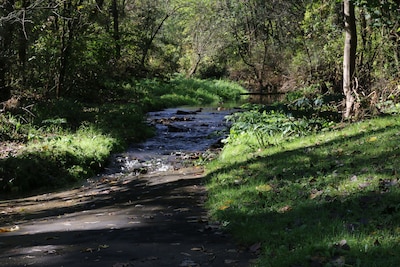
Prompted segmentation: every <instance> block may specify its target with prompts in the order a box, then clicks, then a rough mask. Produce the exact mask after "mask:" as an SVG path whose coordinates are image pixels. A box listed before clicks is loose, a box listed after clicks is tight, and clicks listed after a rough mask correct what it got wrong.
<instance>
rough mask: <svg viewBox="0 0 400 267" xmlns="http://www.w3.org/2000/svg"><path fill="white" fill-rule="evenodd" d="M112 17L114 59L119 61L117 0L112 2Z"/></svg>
mask: <svg viewBox="0 0 400 267" xmlns="http://www.w3.org/2000/svg"><path fill="white" fill-rule="evenodd" d="M111 9H112V16H113V22H114V34H113V38H114V42H115V58H116V59H119V58H120V57H121V44H120V43H119V40H120V35H119V18H118V5H117V0H113V1H112V7H111Z"/></svg>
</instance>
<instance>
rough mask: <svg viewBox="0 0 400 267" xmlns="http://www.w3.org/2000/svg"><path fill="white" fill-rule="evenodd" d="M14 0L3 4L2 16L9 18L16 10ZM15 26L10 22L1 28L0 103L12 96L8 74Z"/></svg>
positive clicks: (3, 24) (5, 22) (0, 13)
mask: <svg viewBox="0 0 400 267" xmlns="http://www.w3.org/2000/svg"><path fill="white" fill-rule="evenodd" d="M13 6H14V0H7V1H5V2H4V3H3V5H2V7H3V8H4V9H3V10H2V11H0V16H4V17H7V16H8V15H9V14H10V13H11V12H12V11H13V10H14V7H13ZM13 31H14V26H13V23H11V22H10V21H8V20H5V21H4V22H2V26H1V27H0V102H2V101H5V100H8V99H9V98H10V96H11V92H10V87H9V86H8V82H9V81H7V80H8V79H7V73H8V72H9V71H10V65H11V63H10V57H11V55H12V51H11V49H12V37H13Z"/></svg>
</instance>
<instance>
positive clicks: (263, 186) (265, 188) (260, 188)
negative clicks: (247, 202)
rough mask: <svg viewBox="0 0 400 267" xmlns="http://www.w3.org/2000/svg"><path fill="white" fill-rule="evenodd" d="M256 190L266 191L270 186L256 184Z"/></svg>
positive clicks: (270, 188)
mask: <svg viewBox="0 0 400 267" xmlns="http://www.w3.org/2000/svg"><path fill="white" fill-rule="evenodd" d="M256 190H257V191H259V192H268V191H271V190H272V186H270V185H269V184H263V185H259V186H256Z"/></svg>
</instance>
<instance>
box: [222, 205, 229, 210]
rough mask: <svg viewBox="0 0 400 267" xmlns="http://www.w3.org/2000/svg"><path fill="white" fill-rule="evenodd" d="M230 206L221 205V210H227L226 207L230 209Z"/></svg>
mask: <svg viewBox="0 0 400 267" xmlns="http://www.w3.org/2000/svg"><path fill="white" fill-rule="evenodd" d="M229 208H230V206H228V205H223V206H221V207H219V210H226V209H229Z"/></svg>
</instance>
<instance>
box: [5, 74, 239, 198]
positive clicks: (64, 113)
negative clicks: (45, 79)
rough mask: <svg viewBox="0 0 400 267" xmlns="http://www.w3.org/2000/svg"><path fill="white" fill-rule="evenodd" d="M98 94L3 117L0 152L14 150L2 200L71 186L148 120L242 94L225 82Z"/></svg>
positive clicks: (183, 82) (30, 104) (138, 86)
mask: <svg viewBox="0 0 400 267" xmlns="http://www.w3.org/2000/svg"><path fill="white" fill-rule="evenodd" d="M95 91H96V90H92V91H90V90H89V91H88V92H85V94H81V95H75V96H74V95H71V96H69V97H66V98H62V99H57V100H44V99H39V100H35V101H32V100H29V99H28V100H26V103H21V105H20V106H19V107H17V108H15V109H14V110H12V111H10V112H7V113H1V114H0V142H1V144H2V146H0V147H3V148H6V149H8V147H13V146H14V147H18V149H17V150H12V149H11V150H10V151H9V152H8V154H7V153H6V152H4V151H3V153H0V155H1V157H0V193H1V195H0V196H2V197H5V196H10V194H11V195H13V194H24V193H32V192H35V190H53V189H57V188H62V187H65V186H71V185H73V184H74V183H76V182H78V181H80V180H82V179H83V178H86V177H90V176H93V175H95V174H96V173H98V172H100V171H101V170H102V169H103V168H104V166H105V165H106V164H107V160H108V158H109V156H110V154H111V153H113V152H116V151H121V150H123V149H124V148H125V147H126V146H127V145H128V144H131V143H134V142H139V141H141V140H144V139H145V138H147V137H149V136H151V135H152V134H153V132H152V129H151V128H149V126H148V125H146V123H145V114H146V112H148V111H151V110H156V109H163V108H166V107H176V106H180V105H199V106H201V105H210V104H214V103H218V102H223V101H236V100H238V99H239V98H240V93H241V92H244V89H243V88H242V87H240V86H239V85H237V84H234V83H230V82H227V81H221V80H197V79H185V78H182V77H176V78H174V79H171V80H168V81H165V80H139V81H134V80H132V81H125V82H109V83H106V84H105V88H104V89H102V90H100V92H97V91H96V92H95ZM91 95H93V97H91ZM3 150H4V149H3Z"/></svg>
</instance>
